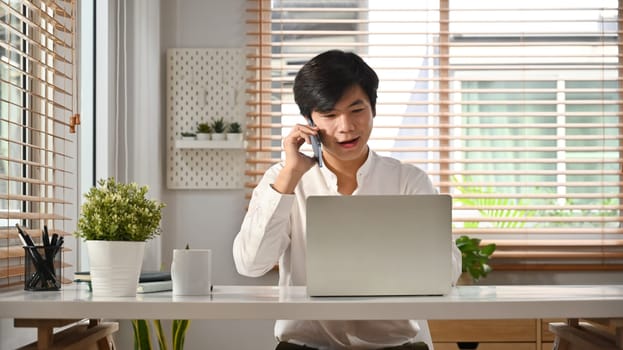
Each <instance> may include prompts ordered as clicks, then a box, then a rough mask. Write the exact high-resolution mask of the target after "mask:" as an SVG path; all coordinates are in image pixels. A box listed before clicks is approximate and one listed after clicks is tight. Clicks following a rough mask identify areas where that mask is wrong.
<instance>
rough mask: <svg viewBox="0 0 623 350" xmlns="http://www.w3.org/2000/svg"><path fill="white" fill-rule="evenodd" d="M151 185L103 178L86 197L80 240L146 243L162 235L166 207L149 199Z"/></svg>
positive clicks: (78, 234)
mask: <svg viewBox="0 0 623 350" xmlns="http://www.w3.org/2000/svg"><path fill="white" fill-rule="evenodd" d="M148 190H149V189H148V187H147V186H139V185H138V184H136V183H134V182H132V183H128V184H125V183H120V182H117V181H115V178H113V177H110V178H108V179H100V180H99V181H98V182H97V186H96V187H92V188H91V189H90V190H89V192H88V193H87V194H85V198H86V201H85V202H84V204H83V205H82V208H81V213H80V218H79V219H78V228H77V230H76V232H75V236H76V237H80V238H83V239H85V240H98V241H145V240H148V239H151V238H153V237H154V236H156V235H158V234H159V233H160V232H159V230H158V227H159V225H160V219H161V218H162V208H164V206H165V204H164V203H162V202H159V201H157V200H150V199H148V198H147V192H148Z"/></svg>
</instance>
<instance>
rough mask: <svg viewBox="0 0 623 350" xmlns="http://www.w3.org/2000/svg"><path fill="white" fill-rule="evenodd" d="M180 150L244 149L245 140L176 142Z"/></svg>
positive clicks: (176, 146)
mask: <svg viewBox="0 0 623 350" xmlns="http://www.w3.org/2000/svg"><path fill="white" fill-rule="evenodd" d="M175 148H178V149H239V150H242V149H244V141H243V140H224V141H217V140H175Z"/></svg>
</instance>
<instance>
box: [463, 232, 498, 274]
mask: <svg viewBox="0 0 623 350" xmlns="http://www.w3.org/2000/svg"><path fill="white" fill-rule="evenodd" d="M455 243H456V246H457V248H459V250H460V251H461V261H462V269H463V272H466V273H468V274H469V275H470V276H472V278H473V279H474V281H478V280H479V279H481V278H483V277H486V276H487V275H488V274H489V272H491V270H492V269H491V266H489V259H490V257H491V254H493V252H494V251H495V249H496V248H497V246H496V244H495V243H490V244H487V245H485V246H481V244H480V243H481V239H479V238H472V237H469V236H461V237H459V238H457V239H456V241H455Z"/></svg>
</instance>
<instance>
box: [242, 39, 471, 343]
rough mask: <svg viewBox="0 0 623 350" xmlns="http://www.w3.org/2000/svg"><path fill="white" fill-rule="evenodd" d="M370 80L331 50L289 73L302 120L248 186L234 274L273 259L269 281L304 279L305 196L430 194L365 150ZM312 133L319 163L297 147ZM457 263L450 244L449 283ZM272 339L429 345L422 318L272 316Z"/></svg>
mask: <svg viewBox="0 0 623 350" xmlns="http://www.w3.org/2000/svg"><path fill="white" fill-rule="evenodd" d="M378 83H379V81H378V77H377V75H376V73H375V72H374V71H373V70H372V68H370V67H369V66H368V65H367V64H366V63H365V62H364V61H363V60H362V59H361V58H360V57H359V56H357V55H355V54H353V53H347V52H342V51H338V50H331V51H327V52H324V53H322V54H320V55H318V56H316V57H314V58H313V59H311V60H310V61H309V62H307V63H306V64H305V65H304V66H303V67H302V68H301V70H300V71H299V72H298V74H297V75H296V78H295V80H294V99H295V101H296V103H297V105H298V106H299V109H300V111H301V114H302V115H303V117H304V118H306V119H307V123H304V124H303V123H301V124H298V125H296V126H295V127H294V128H292V131H291V132H290V133H289V134H288V135H287V136H286V137H285V139H284V140H283V148H284V150H285V154H286V157H285V161H283V162H281V163H279V164H276V165H274V166H272V167H271V168H270V169H268V170H267V171H266V174H265V175H264V177H263V178H262V180H261V181H260V183H259V184H258V186H257V187H256V188H255V190H254V192H253V196H252V198H251V202H250V205H249V211H248V212H247V215H246V216H245V218H244V221H243V223H242V227H241V229H240V232H239V233H238V235H237V236H236V238H235V240H234V245H233V254H234V261H235V264H236V268H237V270H238V272H239V273H241V274H242V275H245V276H251V277H257V276H261V275H263V274H265V273H267V272H268V271H270V270H271V269H272V268H273V266H274V265H275V264H276V263H277V262H279V285H283V286H287V285H305V283H306V267H305V227H304V224H303V223H304V222H305V200H306V198H307V197H308V196H311V195H362V194H433V193H436V191H435V189H434V188H433V185H432V183H431V181H430V179H429V177H428V176H427V175H426V173H425V172H423V171H422V170H421V169H419V168H417V167H415V166H413V165H407V164H402V163H400V162H399V161H398V160H396V159H393V158H388V157H381V156H379V155H378V154H376V153H375V152H373V151H371V150H370V148H369V147H368V139H369V138H370V134H371V132H372V126H373V120H374V116H375V114H376V97H377V94H376V90H377V88H378ZM310 125H314V126H310ZM312 137H319V138H320V140H321V142H322V160H323V163H324V164H323V166H322V167H319V166H318V164H317V162H316V160H315V159H314V158H312V157H309V156H307V155H305V154H303V153H301V152H300V151H299V149H300V147H301V146H302V145H303V144H304V143H305V142H307V143H311V138H312ZM460 261H461V255H460V252H459V250H458V249H457V248H456V246H454V252H453V263H454V264H453V266H454V276H455V281H456V279H458V276H459V275H460V272H461V271H460V270H461V266H460ZM418 333H420V334H418ZM416 336H417V339H416ZM275 337H276V338H277V340H279V341H280V343H279V345H278V347H277V349H279V350H281V349H297V348H298V349H309V348H312V349H345V348H347V349H388V348H391V349H416V348H417V347H415V345H413V343H415V342H416V341H418V340H424V341H425V342H426V343H428V344H429V347H431V348H432V342H431V340H430V332H429V331H428V325H427V323H426V321H419V322H418V321H415V320H397V321H307V320H300V321H298V320H278V321H277V322H276V324H275Z"/></svg>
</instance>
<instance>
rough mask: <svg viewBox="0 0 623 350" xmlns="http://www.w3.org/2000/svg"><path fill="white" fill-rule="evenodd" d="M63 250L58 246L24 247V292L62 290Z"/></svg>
mask: <svg viewBox="0 0 623 350" xmlns="http://www.w3.org/2000/svg"><path fill="white" fill-rule="evenodd" d="M61 249H62V248H60V247H57V246H34V247H30V246H29V247H24V253H25V258H24V290H31V291H42V290H59V289H61V265H62V261H61V260H62V254H61Z"/></svg>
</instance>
